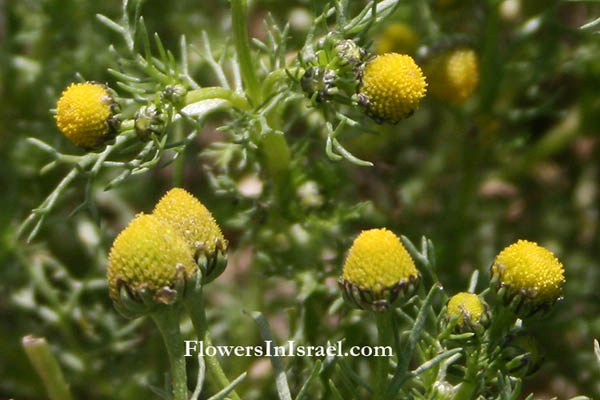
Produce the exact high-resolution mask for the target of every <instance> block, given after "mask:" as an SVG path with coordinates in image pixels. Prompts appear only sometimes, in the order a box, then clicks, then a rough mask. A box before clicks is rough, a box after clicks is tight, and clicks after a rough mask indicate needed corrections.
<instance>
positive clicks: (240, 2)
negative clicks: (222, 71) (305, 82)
mask: <svg viewBox="0 0 600 400" xmlns="http://www.w3.org/2000/svg"><path fill="white" fill-rule="evenodd" d="M231 19H232V25H233V42H234V45H235V51H236V53H237V56H238V61H239V65H240V69H241V73H242V80H243V81H244V85H245V86H246V93H247V95H248V98H249V99H250V101H251V102H252V103H254V104H260V102H261V101H262V99H261V93H260V83H259V82H258V77H257V75H256V69H255V68H254V62H253V60H252V57H251V55H250V41H249V40H248V24H247V21H246V0H231Z"/></svg>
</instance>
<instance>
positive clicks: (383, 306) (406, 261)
mask: <svg viewBox="0 0 600 400" xmlns="http://www.w3.org/2000/svg"><path fill="white" fill-rule="evenodd" d="M420 278H421V275H420V274H419V271H417V269H416V268H415V263H414V262H413V260H412V258H411V257H410V254H408V251H406V249H405V248H404V246H403V245H402V243H401V242H400V239H398V237H397V236H396V235H394V234H393V233H392V232H390V231H389V230H387V229H385V228H383V229H370V230H367V231H362V232H361V234H360V235H359V236H358V237H357V238H356V239H355V240H354V243H353V244H352V247H351V248H350V251H349V252H348V257H347V258H346V262H345V264H344V269H343V272H342V276H341V278H340V280H339V284H340V286H341V288H342V290H343V292H344V297H345V298H346V300H347V301H349V302H350V303H351V304H353V305H354V306H356V307H358V308H362V309H373V310H375V311H380V312H383V311H386V310H387V309H388V308H389V307H391V306H392V305H393V304H394V303H396V301H397V300H399V299H401V298H406V297H408V296H411V295H412V294H413V293H414V290H415V289H416V287H417V285H418V283H419V281H420Z"/></svg>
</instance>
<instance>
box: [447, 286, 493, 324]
mask: <svg viewBox="0 0 600 400" xmlns="http://www.w3.org/2000/svg"><path fill="white" fill-rule="evenodd" d="M484 313H485V306H484V305H483V303H482V302H481V299H480V298H479V296H477V295H476V294H474V293H467V292H461V293H458V294H455V295H454V296H452V297H451V298H450V301H448V309H447V311H446V315H447V316H448V317H449V318H453V317H458V325H459V326H460V327H462V326H465V324H466V323H471V324H478V323H479V322H480V321H481V319H482V318H483V316H484Z"/></svg>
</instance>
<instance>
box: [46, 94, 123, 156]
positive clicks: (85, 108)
mask: <svg viewBox="0 0 600 400" xmlns="http://www.w3.org/2000/svg"><path fill="white" fill-rule="evenodd" d="M117 110H118V106H117V104H116V103H115V101H114V99H113V97H112V96H111V94H110V93H109V91H108V90H107V87H106V86H104V85H101V84H99V83H94V82H85V83H72V84H71V85H69V86H68V87H67V88H66V89H65V90H64V91H63V92H62V95H61V96H60V99H59V100H58V103H57V104H56V115H55V116H54V118H55V119H56V125H57V126H58V129H60V130H61V131H62V133H64V135H65V136H66V137H67V138H68V139H69V140H71V141H72V142H73V143H75V144H76V145H78V146H80V147H82V148H84V149H86V150H91V149H95V148H97V147H99V146H101V145H102V144H104V143H105V142H106V141H108V140H111V139H113V138H114V136H115V134H116V132H117V129H118V126H119V120H118V119H117V118H116V117H115V116H114V114H115V113H116V112H117Z"/></svg>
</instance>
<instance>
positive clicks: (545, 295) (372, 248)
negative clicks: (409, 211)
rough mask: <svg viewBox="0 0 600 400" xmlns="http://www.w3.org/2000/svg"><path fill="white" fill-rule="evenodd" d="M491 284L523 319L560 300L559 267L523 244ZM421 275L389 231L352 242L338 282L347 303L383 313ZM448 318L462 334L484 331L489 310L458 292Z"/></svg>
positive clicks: (504, 258) (503, 255) (497, 265)
mask: <svg viewBox="0 0 600 400" xmlns="http://www.w3.org/2000/svg"><path fill="white" fill-rule="evenodd" d="M491 277H492V278H491V281H490V286H491V287H492V288H493V289H494V290H495V292H496V295H497V299H498V300H499V306H501V307H508V308H509V309H510V310H511V311H512V312H514V314H515V315H516V316H518V317H521V318H527V317H532V316H536V315H538V316H539V315H544V314H546V313H547V312H548V311H549V310H550V308H551V307H552V305H553V304H554V303H555V302H556V301H557V300H559V299H560V297H561V290H562V285H563V284H564V280H565V279H564V270H563V267H562V264H561V263H560V261H558V259H557V258H556V257H555V256H554V254H552V253H551V252H550V251H549V250H547V249H545V248H544V247H541V246H539V245H537V244H536V243H533V242H529V241H526V240H519V241H518V242H516V243H514V244H512V245H510V246H508V247H507V248H505V249H504V250H502V251H501V252H500V253H499V254H498V256H497V257H496V259H495V261H494V263H493V265H492V268H491ZM420 279H421V274H420V273H419V271H418V270H417V269H416V267H415V264H414V262H413V259H412V258H411V256H410V254H409V253H408V251H407V250H406V248H405V247H404V246H403V245H402V242H401V241H400V239H399V238H398V237H397V236H396V235H394V233H392V232H390V231H389V230H387V229H385V228H384V229H370V230H366V231H363V232H361V234H360V235H359V236H358V237H357V238H356V239H355V240H354V243H353V244H352V247H351V248H350V250H349V252H348V256H347V258H346V261H345V263H344V267H343V271H342V276H341V277H340V279H339V284H340V287H341V288H342V291H343V294H344V297H345V299H346V300H347V301H348V302H349V303H350V304H351V305H353V306H356V307H358V308H361V309H372V310H376V311H385V310H387V309H388V308H390V307H392V306H393V305H394V304H397V302H398V300H400V299H402V298H406V297H407V296H411V295H412V294H414V291H415V288H416V287H417V286H418V284H419V282H420ZM446 320H447V321H448V322H450V321H455V323H456V328H457V329H458V330H459V331H461V332H465V331H472V332H478V333H481V332H482V330H483V329H485V328H486V327H488V325H489V323H490V316H489V313H488V307H487V305H486V304H485V302H484V301H483V300H482V298H481V297H480V296H478V295H477V294H474V293H467V292H462V293H458V294H456V295H455V296H453V297H452V298H450V300H449V301H448V304H447V308H446Z"/></svg>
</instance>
